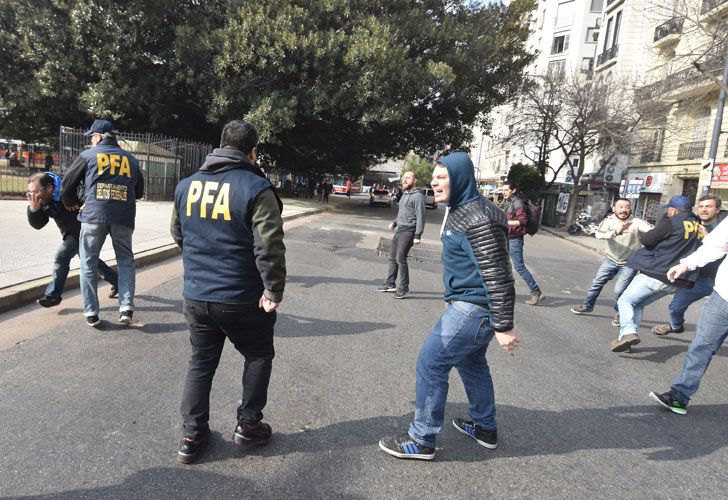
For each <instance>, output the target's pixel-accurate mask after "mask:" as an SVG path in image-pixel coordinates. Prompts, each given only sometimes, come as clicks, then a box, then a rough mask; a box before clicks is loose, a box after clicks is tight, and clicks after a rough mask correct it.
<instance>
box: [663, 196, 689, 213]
mask: <svg viewBox="0 0 728 500" xmlns="http://www.w3.org/2000/svg"><path fill="white" fill-rule="evenodd" d="M691 206H692V203H690V198H688V197H687V196H673V197H672V198H670V201H669V202H667V205H662V208H677V209H678V210H685V209H687V208H690V207H691Z"/></svg>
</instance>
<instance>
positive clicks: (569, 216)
mask: <svg viewBox="0 0 728 500" xmlns="http://www.w3.org/2000/svg"><path fill="white" fill-rule="evenodd" d="M580 191H581V189H580V188H579V182H578V181H577V182H574V189H573V190H572V191H571V196H569V208H568V209H567V210H566V227H569V226H570V225H571V223H572V222H574V219H575V217H574V211H575V210H576V198H577V196H579V192H580Z"/></svg>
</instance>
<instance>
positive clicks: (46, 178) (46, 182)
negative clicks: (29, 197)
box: [28, 172, 55, 188]
mask: <svg viewBox="0 0 728 500" xmlns="http://www.w3.org/2000/svg"><path fill="white" fill-rule="evenodd" d="M35 181H38V182H40V186H41V187H43V188H47V187H48V186H54V185H55V182H54V181H53V177H51V176H50V175H48V173H47V172H41V173H39V174H33V175H31V176H30V179H28V184H30V183H31V182H35Z"/></svg>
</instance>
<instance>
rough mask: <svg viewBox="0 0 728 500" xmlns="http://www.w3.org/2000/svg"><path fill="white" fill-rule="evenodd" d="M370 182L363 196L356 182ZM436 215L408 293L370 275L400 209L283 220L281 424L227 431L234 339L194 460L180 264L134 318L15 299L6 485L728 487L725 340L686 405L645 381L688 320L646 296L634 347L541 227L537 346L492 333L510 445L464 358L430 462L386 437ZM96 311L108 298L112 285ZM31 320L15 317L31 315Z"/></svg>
mask: <svg viewBox="0 0 728 500" xmlns="http://www.w3.org/2000/svg"><path fill="white" fill-rule="evenodd" d="M362 200H364V199H363V198H362ZM443 213H444V210H443V209H442V208H439V209H437V210H428V211H427V216H428V226H427V230H426V232H425V236H424V240H423V243H422V245H421V247H419V248H416V250H415V253H416V255H415V256H414V257H416V258H417V260H415V259H413V262H412V265H411V288H412V290H413V294H412V295H411V296H410V297H408V298H407V299H405V300H394V299H393V298H392V295H391V294H383V293H377V292H376V291H375V287H376V286H377V285H379V284H381V283H382V281H383V279H384V277H385V274H386V269H387V263H386V260H385V259H384V258H382V257H379V256H378V255H377V252H376V249H377V247H378V246H380V243H381V238H385V241H386V238H387V237H388V236H389V234H390V233H389V231H388V230H387V229H386V225H387V223H388V222H389V221H390V220H391V218H392V217H393V212H392V211H391V210H390V209H388V208H370V207H368V206H365V205H361V206H359V207H354V208H352V209H351V210H349V211H341V210H340V211H337V212H336V213H331V214H325V215H319V216H314V217H310V218H307V219H301V220H298V221H294V222H293V223H291V224H290V225H288V226H287V230H286V245H287V248H288V255H287V257H288V265H289V281H288V286H287V288H286V297H285V300H284V303H283V306H282V308H281V310H280V314H279V320H278V324H277V326H276V336H277V340H276V353H277V354H276V359H275V361H274V371H273V377H272V381H271V387H270V398H269V403H268V406H267V408H266V411H265V418H266V420H267V421H268V422H270V423H271V425H272V426H273V430H274V437H273V442H272V443H271V444H270V445H269V446H268V447H267V448H262V449H257V450H238V449H236V448H235V447H234V446H233V445H232V442H231V437H232V430H233V428H234V425H235V422H234V418H235V417H234V415H235V406H236V401H237V400H238V399H240V388H239V386H240V374H241V364H242V362H241V359H240V357H239V355H238V354H237V353H236V352H235V351H234V349H232V348H231V346H228V347H227V348H226V350H225V353H224V355H223V359H222V361H221V363H220V367H219V369H218V373H217V376H216V378H215V383H214V386H213V391H212V394H211V404H212V412H211V421H210V424H211V428H212V431H213V443H212V446H211V448H210V449H209V451H208V452H207V453H206V454H205V455H204V456H203V457H202V458H201V460H200V461H199V463H197V464H195V465H192V466H181V465H176V464H175V454H176V450H177V444H178V440H179V437H180V430H179V426H180V417H179V413H178V408H179V402H180V401H179V399H180V393H181V388H182V381H183V376H184V373H185V368H186V363H187V357H188V355H189V346H188V340H187V334H186V323H185V321H184V318H183V316H182V314H181V301H180V293H181V263H180V262H179V261H178V260H177V261H173V262H168V263H165V264H162V265H159V266H156V267H154V268H151V269H146V270H143V271H141V272H140V273H139V277H138V282H139V284H138V297H137V299H138V303H137V313H136V314H135V319H136V320H137V322H136V324H135V326H134V327H133V328H128V329H127V328H122V327H120V326H119V327H117V326H116V325H115V324H113V323H111V322H107V323H106V325H105V329H104V330H103V331H101V332H99V331H96V330H93V329H90V328H88V327H86V326H85V325H84V324H83V320H82V317H81V302H80V297H79V296H78V293H77V292H76V293H69V294H67V295H66V297H65V298H64V302H63V304H62V305H61V306H59V308H56V309H53V310H48V311H47V310H38V309H34V308H32V307H28V308H24V309H21V310H18V311H15V312H13V313H11V314H5V315H0V321H1V322H2V325H3V326H2V327H0V337H2V336H4V335H6V332H15V335H18V332H20V333H23V332H26V333H27V334H26V335H25V336H24V337H23V338H26V339H27V340H24V341H20V342H19V343H17V344H16V345H14V346H10V347H7V348H6V349H4V350H2V351H0V422H2V428H1V431H0V450H1V452H0V495H2V496H3V497H7V496H13V497H23V496H39V497H50V498H106V497H113V498H172V497H175V498H176V497H192V498H228V497H235V498H282V497H289V498H331V497H342V498H422V497H431V498H489V497H496V498H585V497H590V498H592V497H593V498H613V497H615V496H619V497H629V498H656V497H659V498H671V497H674V498H685V497H713V498H715V497H723V496H724V495H725V484H726V479H728V472H726V470H727V468H726V465H727V464H728V452H727V449H726V445H727V444H728V437H727V436H728V434H727V433H726V432H725V429H724V425H725V417H726V414H727V413H728V394H727V392H726V390H725V384H724V383H723V381H724V380H725V379H726V375H728V364H727V362H726V359H725V351H724V350H722V351H720V353H719V355H718V356H716V358H715V359H714V361H713V363H712V365H711V367H710V370H709V372H708V375H707V376H706V378H705V379H704V382H703V385H702V387H701V391H700V392H699V393H698V395H697V396H696V398H695V399H694V400H693V403H692V404H691V405H690V407H689V412H688V415H687V416H678V415H674V414H671V413H668V412H665V411H662V410H661V409H660V408H659V407H657V406H656V405H655V404H654V403H653V402H652V401H651V400H649V399H648V397H647V394H648V393H649V391H650V390H653V389H659V390H665V389H667V387H668V386H669V383H670V381H671V380H672V378H673V377H674V376H675V375H676V373H677V371H678V369H679V367H680V364H681V362H682V356H683V353H684V352H685V350H686V348H687V345H688V342H689V340H690V338H691V337H692V332H693V330H694V325H695V322H696V320H697V314H698V313H699V308H698V307H694V308H693V309H692V310H691V311H689V313H688V324H687V331H686V333H685V334H681V335H674V336H671V337H668V338H657V337H655V336H653V335H652V334H651V333H649V331H648V329H647V327H651V326H652V325H654V324H655V323H656V322H657V321H658V320H660V319H663V318H664V317H665V315H666V307H667V300H662V301H660V302H658V303H657V304H655V305H652V306H650V308H649V309H648V310H647V312H646V314H645V320H646V321H645V325H644V328H643V331H642V332H641V334H642V338H643V342H642V344H640V345H639V346H638V347H637V348H636V349H635V350H634V352H633V353H632V354H623V355H616V354H613V353H611V352H610V351H609V341H610V339H612V338H614V337H615V334H616V329H615V328H614V327H612V326H611V325H610V319H611V309H610V303H611V289H610V290H608V291H606V293H605V294H604V297H602V298H601V299H600V300H599V302H598V304H597V309H596V311H595V314H593V315H591V316H574V315H573V314H571V313H570V312H569V308H570V307H572V306H574V305H576V304H579V303H581V300H582V299H583V294H584V291H585V289H586V288H587V287H588V285H589V283H590V281H591V278H592V277H593V273H594V272H595V271H596V268H597V266H598V263H599V261H600V257H599V256H597V255H596V254H594V253H592V252H590V251H588V250H586V249H584V248H581V247H578V246H575V245H572V244H570V243H568V242H566V241H564V240H561V239H559V238H556V237H553V236H550V235H547V234H542V233H539V234H538V235H536V236H535V237H534V238H532V239H528V240H527V243H526V260H527V262H528V263H529V267H531V269H532V270H533V271H534V274H535V276H536V279H537V281H538V282H539V283H540V285H541V287H542V289H543V290H544V292H545V294H546V296H547V298H546V300H545V301H544V303H543V305H541V306H539V307H530V306H527V305H524V304H523V303H522V302H523V300H525V299H526V298H527V289H526V287H525V285H524V284H523V282H522V281H521V280H520V278H518V277H517V278H516V283H517V293H518V300H519V304H518V305H517V311H516V324H517V329H518V331H519V332H520V334H521V336H522V346H521V347H520V348H519V350H518V353H517V355H516V357H515V358H509V357H508V356H506V355H505V353H503V352H501V351H500V349H499V348H498V347H497V346H496V345H495V344H493V345H492V346H491V350H490V352H489V354H488V359H489V363H490V365H491V370H492V373H493V377H494V382H495V387H496V393H497V404H498V422H499V429H498V430H499V447H498V449H497V450H495V451H490V450H486V449H485V448H482V447H479V446H477V445H476V444H475V443H473V442H472V441H470V440H468V439H467V438H466V437H465V436H463V435H462V434H460V433H458V432H457V431H456V430H455V429H454V428H453V427H452V426H451V425H450V424H449V423H448V422H449V420H451V419H452V418H453V417H456V416H466V415H467V399H466V397H465V394H464V391H463V388H462V384H461V383H460V380H459V379H458V377H457V374H456V373H455V372H453V374H452V378H451V385H450V395H449V399H448V406H447V411H446V425H445V427H444V429H443V432H442V434H441V436H440V438H439V440H438V444H437V456H436V458H435V461H433V462H413V461H402V460H397V459H395V458H392V457H390V456H388V455H385V454H384V453H383V452H381V451H380V450H379V448H378V446H377V441H378V440H379V438H381V437H382V436H385V435H392V434H398V433H401V432H403V431H404V430H406V428H407V425H408V423H409V421H410V419H411V417H412V414H413V409H414V407H413V400H414V382H415V374H414V367H415V361H416V358H417V353H418V350H419V347H420V345H421V344H422V342H423V339H424V338H425V336H426V335H427V333H428V332H429V330H430V328H431V327H432V325H433V324H434V323H435V321H436V319H437V317H438V316H439V314H440V313H441V312H442V310H443V308H444V303H443V301H442V298H441V294H442V290H443V287H442V282H441V266H440V264H439V263H438V262H437V260H436V256H437V254H438V252H439V248H438V240H437V234H438V230H439V225H440V222H441V220H442V216H443ZM103 304H105V307H104V310H103V311H102V318H104V319H106V320H110V319H113V318H114V317H115V312H114V307H113V305H112V304H111V302H110V301H106V302H102V305H103ZM21 337H22V335H21Z"/></svg>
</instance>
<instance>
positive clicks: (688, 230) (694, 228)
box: [683, 220, 703, 240]
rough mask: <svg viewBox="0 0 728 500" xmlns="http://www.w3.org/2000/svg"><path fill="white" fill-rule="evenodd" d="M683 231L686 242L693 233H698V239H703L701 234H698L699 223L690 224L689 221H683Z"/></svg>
mask: <svg viewBox="0 0 728 500" xmlns="http://www.w3.org/2000/svg"><path fill="white" fill-rule="evenodd" d="M683 229H685V234H684V238H685V239H686V240H689V239H690V235H691V234H693V233H698V234H697V238H698V239H701V238H702V237H703V234H702V233H701V232H700V222H692V221H689V220H684V221H683Z"/></svg>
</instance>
